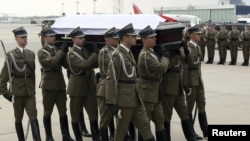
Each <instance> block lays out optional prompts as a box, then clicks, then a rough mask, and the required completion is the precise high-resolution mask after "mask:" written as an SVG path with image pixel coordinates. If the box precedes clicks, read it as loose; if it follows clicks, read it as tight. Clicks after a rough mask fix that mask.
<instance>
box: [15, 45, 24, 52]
mask: <svg viewBox="0 0 250 141" xmlns="http://www.w3.org/2000/svg"><path fill="white" fill-rule="evenodd" d="M17 48H18V49H19V50H20V51H21V52H22V53H23V51H24V50H25V49H24V48H22V47H19V46H17Z"/></svg>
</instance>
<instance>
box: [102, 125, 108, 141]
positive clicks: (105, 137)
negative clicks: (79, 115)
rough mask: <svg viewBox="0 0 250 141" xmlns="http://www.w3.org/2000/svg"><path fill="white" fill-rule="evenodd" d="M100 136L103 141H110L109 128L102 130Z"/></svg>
mask: <svg viewBox="0 0 250 141" xmlns="http://www.w3.org/2000/svg"><path fill="white" fill-rule="evenodd" d="M100 135H101V138H102V141H109V135H108V128H106V127H103V128H100Z"/></svg>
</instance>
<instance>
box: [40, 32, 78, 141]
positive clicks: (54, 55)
mask: <svg viewBox="0 0 250 141" xmlns="http://www.w3.org/2000/svg"><path fill="white" fill-rule="evenodd" d="M40 35H41V38H42V40H43V41H44V46H43V47H42V48H41V49H39V51H38V60H39V62H40V65H41V67H42V68H41V74H42V77H41V81H40V85H39V87H40V88H41V89H42V94H43V107H44V114H43V123H44V129H45V133H46V141H54V139H53V135H52V129H51V114H52V112H53V108H54V105H56V106H57V110H58V113H59V117H60V127H61V133H62V137H63V141H73V139H72V138H71V137H70V134H69V127H68V118H67V114H66V112H67V108H66V102H67V95H66V84H65V81H64V77H63V73H62V66H63V67H64V68H67V62H66V57H65V56H66V54H67V50H68V46H67V44H61V45H60V47H58V46H55V39H56V38H55V35H56V33H55V32H54V31H53V30H52V29H51V28H44V29H43V30H42V31H41V33H40Z"/></svg>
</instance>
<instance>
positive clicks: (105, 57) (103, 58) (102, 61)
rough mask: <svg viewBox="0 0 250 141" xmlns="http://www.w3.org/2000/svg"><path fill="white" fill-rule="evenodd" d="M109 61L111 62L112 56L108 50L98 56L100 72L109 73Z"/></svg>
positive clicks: (102, 51)
mask: <svg viewBox="0 0 250 141" xmlns="http://www.w3.org/2000/svg"><path fill="white" fill-rule="evenodd" d="M109 61H110V56H109V52H108V50H106V49H105V50H104V49H103V50H101V51H100V52H99V56H98V66H99V68H100V70H102V72H105V74H106V73H107V66H108V64H109Z"/></svg>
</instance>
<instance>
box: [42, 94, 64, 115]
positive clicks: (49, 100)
mask: <svg viewBox="0 0 250 141" xmlns="http://www.w3.org/2000/svg"><path fill="white" fill-rule="evenodd" d="M42 92H43V107H44V117H50V116H51V114H52V112H53V108H54V105H55V104H56V107H57V110H58V113H59V116H60V117H65V116H66V111H67V108H66V101H67V96H66V90H43V91H42Z"/></svg>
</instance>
